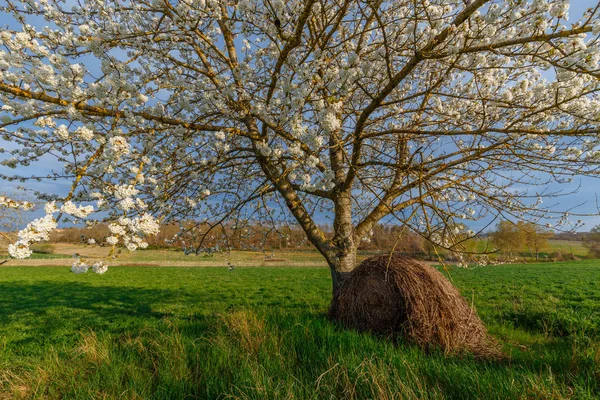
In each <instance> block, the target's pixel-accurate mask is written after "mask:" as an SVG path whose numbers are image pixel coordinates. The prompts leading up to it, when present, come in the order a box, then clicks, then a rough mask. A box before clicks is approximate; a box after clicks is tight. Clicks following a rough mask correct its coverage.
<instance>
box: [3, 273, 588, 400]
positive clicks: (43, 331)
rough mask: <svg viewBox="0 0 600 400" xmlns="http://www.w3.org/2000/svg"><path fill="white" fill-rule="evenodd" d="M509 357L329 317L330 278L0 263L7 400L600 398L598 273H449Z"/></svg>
mask: <svg viewBox="0 0 600 400" xmlns="http://www.w3.org/2000/svg"><path fill="white" fill-rule="evenodd" d="M450 275H451V278H452V280H453V282H454V283H455V284H456V285H457V286H458V287H459V288H460V289H461V292H462V293H463V295H464V296H465V297H466V298H467V299H468V300H469V301H470V302H471V301H472V302H473V303H474V305H475V307H476V308H477V309H478V311H479V313H480V315H481V317H482V319H483V320H484V322H485V323H486V324H487V326H488V328H489V330H490V332H491V333H492V335H493V336H495V337H496V338H497V339H498V341H499V342H500V343H501V345H502V347H503V349H504V352H505V353H506V354H507V356H508V357H507V359H506V360H502V361H481V360H475V359H473V358H471V357H468V356H463V357H453V356H450V357H445V356H444V355H443V354H441V353H439V352H435V351H434V352H430V353H425V352H423V351H421V350H420V349H418V348H416V347H415V346H412V345H410V344H407V343H403V342H400V343H396V344H394V343H392V342H390V341H388V340H385V339H381V338H375V337H372V336H370V335H368V334H359V333H356V332H351V331H345V330H342V329H339V328H337V327H336V326H334V325H333V324H331V323H329V322H328V321H327V320H326V318H325V316H324V314H325V312H326V310H327V305H328V300H329V297H330V280H329V276H328V271H327V269H326V268H313V267H295V268H292V267H286V268H275V267H270V268H269V267H263V268H238V269H236V270H235V271H233V272H228V271H227V270H226V269H225V268H177V267H170V268H157V267H114V268H112V269H110V270H109V272H108V273H107V274H105V275H103V276H98V275H93V274H87V275H83V276H78V275H73V274H71V273H70V272H69V271H68V268H64V267H2V268H0V350H1V351H0V399H12V398H50V399H113V398H122V399H183V398H187V399H214V398H240V399H330V398H343V399H351V398H356V399H364V398H375V399H392V398H435V399H438V398H439V399H441V398H447V399H515V398H522V399H534V398H535V399H537V398H544V399H550V398H552V399H560V398H577V399H593V398H598V397H600V262H598V261H579V262H571V263H546V264H528V265H506V266H496V267H484V268H477V269H472V270H459V269H452V270H451V271H450Z"/></svg>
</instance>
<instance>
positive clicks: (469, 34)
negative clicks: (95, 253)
mask: <svg viewBox="0 0 600 400" xmlns="http://www.w3.org/2000/svg"><path fill="white" fill-rule="evenodd" d="M0 4H3V5H2V6H1V10H2V12H3V13H4V14H3V18H2V19H3V21H4V20H8V19H10V20H11V22H10V24H9V26H7V27H5V28H3V29H2V32H1V33H0V44H1V45H2V48H1V50H0V102H1V104H2V110H1V114H0V118H1V121H0V133H1V135H2V138H3V139H4V141H5V142H8V143H9V148H8V150H7V152H8V153H7V155H6V156H5V157H4V159H3V161H2V164H3V165H5V166H9V167H14V168H21V166H28V165H32V164H34V163H36V162H44V160H46V159H47V157H49V156H54V157H56V158H57V159H58V160H59V161H60V162H62V163H63V165H64V167H63V169H62V171H51V172H49V173H48V174H47V175H46V174H42V176H23V174H22V173H21V174H20V175H10V176H9V175H3V178H4V179H23V180H27V179H71V180H72V182H73V184H72V189H71V191H70V193H69V195H68V196H67V197H66V198H56V199H55V201H53V202H51V203H49V204H48V205H47V206H46V211H47V216H46V217H44V218H41V219H40V220H37V221H34V222H33V223H32V224H31V225H30V226H29V227H28V228H26V229H24V230H23V231H22V232H21V234H20V240H19V242H17V243H16V244H15V245H14V246H13V247H12V254H13V255H14V256H15V257H24V256H27V255H28V254H29V250H28V249H29V245H30V244H31V243H33V242H34V241H36V240H40V239H43V238H44V235H45V232H46V231H47V230H49V229H52V228H53V227H55V226H56V220H57V218H58V215H65V214H66V215H70V216H71V217H73V218H76V219H89V218H93V216H94V215H95V213H96V212H97V211H102V215H103V216H104V217H106V216H108V217H107V218H109V219H111V221H112V222H111V225H110V229H111V232H112V233H113V235H112V236H111V237H109V238H108V240H107V241H108V243H109V244H111V245H119V244H123V245H126V246H127V247H129V248H130V249H135V248H137V247H143V246H144V237H145V236H146V235H150V234H153V233H155V232H156V231H157V229H158V227H159V223H158V221H159V220H163V221H169V220H186V221H190V220H194V221H199V223H203V224H206V223H210V224H212V225H211V226H215V225H217V224H222V223H230V224H244V221H249V220H251V219H253V218H255V219H256V218H261V219H265V220H271V219H275V217H277V215H275V214H276V213H277V210H285V212H286V213H287V214H286V215H287V216H288V217H290V218H293V220H294V221H295V222H296V223H298V224H299V225H300V226H301V227H302V228H303V230H304V231H305V232H306V235H307V237H308V239H309V240H310V242H311V243H312V244H313V245H314V246H315V247H316V249H317V250H318V251H319V252H320V253H321V254H322V255H323V256H324V258H325V259H326V260H327V262H328V264H329V265H330V267H331V272H332V276H333V283H334V288H335V287H336V286H337V285H339V283H340V282H341V281H342V280H343V278H344V276H345V275H344V274H346V273H348V272H350V271H351V270H352V269H353V268H354V266H355V262H356V249H357V245H358V243H359V242H360V241H361V240H362V239H363V238H365V237H366V236H367V235H368V234H369V232H370V231H371V229H372V228H373V226H374V225H375V224H377V223H378V222H380V221H382V220H383V221H391V220H392V219H393V220H395V221H397V223H401V224H403V225H404V226H407V227H410V228H411V229H412V230H414V231H415V232H418V233H420V234H421V235H423V236H425V237H428V238H430V239H432V240H434V241H435V242H437V243H438V244H439V245H441V246H446V247H451V246H453V243H454V242H455V241H454V240H453V239H454V238H462V239H464V238H465V237H466V236H469V235H472V234H473V233H472V232H470V231H467V230H466V228H465V227H464V223H465V222H466V221H468V220H473V219H478V218H482V217H486V216H490V215H497V214H504V215H511V216H514V217H519V218H526V217H529V218H532V219H534V220H540V219H541V218H556V219H557V222H556V223H557V224H560V223H564V222H565V221H566V214H556V213H555V211H554V209H551V208H544V204H546V203H547V202H542V198H543V197H552V196H554V195H557V193H551V192H549V191H548V190H546V189H545V188H546V187H547V184H548V183H551V182H564V181H565V180H568V179H570V178H571V177H573V176H576V175H580V174H587V175H591V174H596V173H597V172H598V166H599V160H600V147H599V145H600V143H599V141H598V134H599V133H600V97H599V94H598V91H599V90H600V83H599V82H600V81H599V78H600V70H599V60H600V47H599V41H598V40H599V37H598V36H599V34H600V15H599V14H600V5H597V6H595V7H594V8H592V9H590V10H588V11H587V12H586V13H585V14H584V15H583V17H582V18H581V19H580V20H579V21H569V20H568V11H569V3H568V1H564V0H471V1H467V0H416V1H415V0H396V1H393V2H389V1H382V0H375V1H356V0H335V1H331V0H320V1H316V0H306V1H297V0H289V1H283V0H239V1H236V0H119V1H117V0H86V1H83V0H82V1H79V2H75V4H76V5H74V6H72V5H65V3H63V2H60V1H55V0H20V1H17V0H3V1H2V3H0ZM42 19H45V21H47V22H46V24H47V25H48V26H46V27H44V28H41V26H42V25H43V24H42V23H40V21H41V20H42ZM16 26H19V28H15V27H16ZM17 172H18V171H17ZM277 204H279V207H278V206H277ZM320 210H321V211H322V210H325V211H326V212H327V213H329V214H331V215H332V216H333V231H334V234H333V236H332V237H329V236H327V235H325V234H324V233H323V231H322V229H320V228H319V226H318V224H317V223H316V222H315V213H317V212H319V211H320ZM81 268H83V269H84V270H85V269H86V268H87V266H85V265H83V266H81ZM97 269H99V270H100V271H103V270H104V267H102V268H100V267H98V268H97Z"/></svg>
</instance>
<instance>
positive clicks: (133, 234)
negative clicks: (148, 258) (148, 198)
mask: <svg viewBox="0 0 600 400" xmlns="http://www.w3.org/2000/svg"><path fill="white" fill-rule="evenodd" d="M108 229H109V231H110V233H111V236H109V237H108V238H106V243H108V244H109V245H111V246H115V245H117V244H118V243H119V238H121V239H122V240H123V244H124V245H125V247H127V249H129V250H130V251H134V250H136V249H137V248H142V249H143V248H146V247H148V243H147V242H145V241H144V238H145V237H147V236H152V235H156V234H157V233H158V232H159V231H160V223H159V222H158V220H157V219H156V218H154V217H153V216H152V215H150V214H148V213H144V214H142V215H139V216H137V217H133V218H128V217H121V218H119V219H118V220H117V221H115V222H112V223H110V224H109V225H108Z"/></svg>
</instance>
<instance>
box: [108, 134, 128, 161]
mask: <svg viewBox="0 0 600 400" xmlns="http://www.w3.org/2000/svg"><path fill="white" fill-rule="evenodd" d="M108 144H109V146H110V150H111V151H112V152H113V153H114V154H115V156H116V157H117V158H118V157H122V156H125V155H127V154H129V152H130V146H129V142H128V141H127V139H125V138H124V137H123V136H113V137H111V138H110V139H109V140H108Z"/></svg>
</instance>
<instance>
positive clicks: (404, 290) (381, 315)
mask: <svg viewBox="0 0 600 400" xmlns="http://www.w3.org/2000/svg"><path fill="white" fill-rule="evenodd" d="M329 317H330V318H331V319H332V320H334V321H337V322H339V323H341V324H342V325H344V326H345V327H347V328H351V329H357V330H359V331H370V332H374V333H378V334H383V335H390V336H395V335H401V336H403V337H404V338H406V339H407V340H409V341H411V342H414V343H416V344H418V345H419V346H421V347H423V348H426V349H428V348H434V347H438V348H439V347H441V348H442V349H443V350H444V351H445V352H446V353H461V352H465V351H466V352H472V353H473V354H474V355H476V356H479V357H496V356H499V355H500V352H499V351H498V349H497V346H496V344H495V342H494V341H493V339H491V338H490V337H489V336H488V334H487V330H486V328H485V326H484V325H483V323H482V322H481V320H480V319H479V316H478V315H477V313H476V311H475V310H473V309H472V308H471V307H470V306H469V304H468V303H467V302H466V300H465V299H464V298H463V297H462V296H461V295H460V293H459V291H458V290H457V289H456V288H455V287H454V286H453V285H452V283H450V281H448V279H446V277H445V276H444V275H442V273H440V272H439V271H438V270H436V269H435V268H433V267H431V266H429V265H426V264H424V263H421V262H419V261H416V260H414V259H410V258H406V257H400V256H395V255H394V256H391V257H390V256H389V255H386V256H377V257H372V258H369V259H367V260H365V261H363V262H362V263H361V264H360V265H359V266H358V267H356V269H355V270H354V271H352V273H351V274H350V275H349V276H348V278H347V279H346V280H345V281H344V283H343V284H342V286H341V287H340V288H339V290H338V291H337V292H336V293H335V294H334V299H333V301H332V304H331V307H330V310H329Z"/></svg>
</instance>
